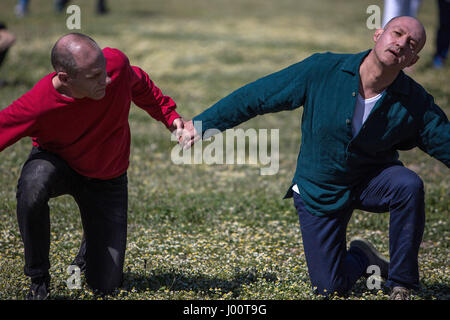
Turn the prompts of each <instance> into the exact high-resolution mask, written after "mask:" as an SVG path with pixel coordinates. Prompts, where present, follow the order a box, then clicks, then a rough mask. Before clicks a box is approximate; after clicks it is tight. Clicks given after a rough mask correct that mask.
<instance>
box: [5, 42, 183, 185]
mask: <svg viewBox="0 0 450 320" xmlns="http://www.w3.org/2000/svg"><path fill="white" fill-rule="evenodd" d="M103 54H104V55H105V58H106V61H107V66H106V71H107V73H108V76H109V77H111V83H110V84H109V85H108V86H107V87H106V94H105V97H104V98H103V99H101V100H97V101H96V100H92V99H89V98H83V99H74V98H68V97H65V96H62V95H61V94H60V93H58V92H57V91H56V89H55V88H54V87H53V84H52V78H53V77H54V76H55V73H50V74H49V75H47V76H45V77H44V78H42V79H41V80H40V81H39V82H38V83H37V84H36V85H35V86H34V87H33V88H32V89H31V90H30V91H29V92H27V93H26V94H24V95H23V96H22V97H20V98H19V99H18V100H16V101H14V102H13V103H12V104H11V105H10V106H9V107H7V108H6V109H3V110H1V111H0V151H2V150H3V149H5V148H6V147H8V146H10V145H11V144H13V143H15V142H16V141H18V140H19V139H21V138H22V137H26V136H29V137H32V138H33V144H34V145H37V146H40V147H42V148H43V149H45V150H48V151H50V152H52V153H55V154H57V155H59V156H60V157H61V158H62V159H64V160H65V161H67V163H68V164H69V165H70V167H72V168H73V169H74V170H75V171H76V172H78V173H79V174H81V175H83V176H87V177H91V178H98V179H111V178H114V177H117V176H119V175H121V174H123V173H124V172H125V171H126V170H127V168H128V165H129V155H130V142H131V139H130V126H129V124H128V114H129V111H130V104H131V101H133V102H134V103H135V104H136V105H137V106H139V107H140V108H142V109H144V110H145V111H147V112H148V114H150V116H152V117H153V118H155V119H156V120H158V121H161V122H162V123H164V125H165V126H166V127H169V126H170V125H171V124H172V122H173V120H175V119H176V118H178V117H180V116H179V115H178V114H177V113H176V112H175V108H176V104H175V102H174V101H173V100H172V99H171V98H170V97H168V96H165V95H163V94H162V92H161V90H160V89H158V87H156V86H155V85H154V83H153V82H152V80H150V78H149V76H148V75H147V74H146V73H145V72H144V71H143V70H142V69H140V68H138V67H134V66H130V63H129V61H128V58H127V57H126V56H125V55H124V54H123V53H122V52H120V51H119V50H117V49H111V48H105V49H103Z"/></svg>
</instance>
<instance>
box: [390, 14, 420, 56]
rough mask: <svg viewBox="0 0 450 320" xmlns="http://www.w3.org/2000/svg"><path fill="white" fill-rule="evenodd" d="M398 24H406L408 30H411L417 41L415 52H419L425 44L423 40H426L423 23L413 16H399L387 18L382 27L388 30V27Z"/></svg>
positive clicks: (397, 25)
mask: <svg viewBox="0 0 450 320" xmlns="http://www.w3.org/2000/svg"><path fill="white" fill-rule="evenodd" d="M399 26H400V27H402V26H403V27H404V26H406V27H407V28H408V29H409V30H411V33H412V34H413V35H414V36H415V37H416V39H417V40H418V42H419V43H418V45H417V48H416V53H419V51H420V50H422V48H423V47H424V46H425V42H426V40H427V34H426V32H425V27H424V26H423V24H422V23H421V22H420V21H419V20H418V19H416V18H414V17H410V16H400V17H395V18H392V19H391V20H389V21H388V23H386V25H385V26H384V28H383V29H384V30H389V29H390V28H393V27H399Z"/></svg>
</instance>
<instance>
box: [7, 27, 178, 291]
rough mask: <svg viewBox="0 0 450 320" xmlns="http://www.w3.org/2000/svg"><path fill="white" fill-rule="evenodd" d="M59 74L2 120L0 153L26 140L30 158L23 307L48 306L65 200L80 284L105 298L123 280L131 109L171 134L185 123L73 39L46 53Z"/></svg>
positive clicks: (127, 74) (23, 182)
mask: <svg viewBox="0 0 450 320" xmlns="http://www.w3.org/2000/svg"><path fill="white" fill-rule="evenodd" d="M51 58H52V65H53V67H54V69H55V72H53V73H50V74H48V75H47V76H45V77H44V78H42V79H41V80H40V81H39V82H38V83H37V84H36V85H35V86H34V87H33V88H32V89H31V90H30V91H29V92H27V93H25V94H24V95H23V96H22V97H20V98H19V99H18V100H16V101H14V102H13V103H12V104H11V105H10V106H9V107H7V108H5V109H3V110H1V111H0V152H1V151H2V150H3V149H5V148H6V147H8V146H9V145H11V144H13V143H15V142H16V141H18V140H19V139H21V138H22V137H27V136H28V137H32V139H33V148H32V151H31V154H30V156H29V158H28V160H27V161H26V162H25V164H24V166H23V168H22V172H21V175H20V179H19V182H18V187H17V218H18V223H19V228H20V233H21V236H22V240H23V242H24V247H25V268H24V271H25V275H27V276H29V277H31V288H30V292H29V294H28V296H27V298H29V299H45V298H47V297H48V296H49V283H50V275H49V272H48V270H49V268H50V263H49V247H50V218H49V207H48V201H49V199H50V198H54V197H57V196H60V195H63V194H69V195H71V196H73V197H74V199H75V201H76V202H77V204H78V207H79V209H80V214H81V219H82V224H83V230H84V236H85V245H86V248H85V249H86V252H85V253H83V255H84V257H85V260H86V272H85V275H86V281H87V283H88V285H89V286H90V287H92V288H93V289H95V290H97V291H98V292H100V293H110V292H112V291H113V290H114V289H115V288H117V287H119V286H120V285H121V282H122V278H123V263H124V257H125V248H126V236H127V205H128V202H127V201H128V200H127V199H128V194H127V174H126V171H127V168H128V165H129V155H130V127H129V123H128V114H129V111H130V104H131V102H134V103H135V104H136V105H137V106H138V107H140V108H142V109H144V110H145V111H147V112H148V113H149V115H150V116H152V117H153V118H155V119H156V120H158V121H161V122H162V123H163V124H164V125H165V126H166V127H167V128H168V129H169V130H170V131H172V132H173V131H175V130H177V132H180V131H181V129H183V124H184V121H183V120H182V118H181V117H180V116H179V115H178V113H177V112H175V108H176V104H175V102H174V101H173V100H172V99H171V98H170V97H168V96H165V95H163V94H162V92H161V90H160V89H158V88H157V87H156V86H155V85H154V83H153V82H152V80H151V79H150V78H149V76H148V75H147V74H146V73H145V72H144V71H143V70H142V69H140V68H138V67H135V66H131V65H130V63H129V61H128V58H127V57H126V56H125V55H124V54H123V53H122V52H120V51H119V50H117V49H111V48H105V49H103V50H102V49H100V48H99V46H98V45H97V44H96V42H95V41H94V40H93V39H91V38H90V37H88V36H86V35H83V34H79V33H71V34H68V35H65V36H63V37H61V38H60V39H59V40H58V41H57V42H56V44H55V45H54V47H53V49H52V55H51Z"/></svg>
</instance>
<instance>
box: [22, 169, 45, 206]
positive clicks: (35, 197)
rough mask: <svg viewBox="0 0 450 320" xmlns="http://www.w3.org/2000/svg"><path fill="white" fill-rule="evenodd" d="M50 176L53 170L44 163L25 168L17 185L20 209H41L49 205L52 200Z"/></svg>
mask: <svg viewBox="0 0 450 320" xmlns="http://www.w3.org/2000/svg"><path fill="white" fill-rule="evenodd" d="M38 162H39V161H38ZM50 176H51V168H49V167H48V166H46V165H45V164H44V163H34V164H33V165H30V166H27V167H24V169H23V171H22V174H21V176H20V178H19V182H18V184H17V193H16V198H17V202H18V209H20V208H24V209H34V208H41V207H42V206H43V205H46V204H47V202H48V200H49V198H50V192H49V191H50V190H49V182H50Z"/></svg>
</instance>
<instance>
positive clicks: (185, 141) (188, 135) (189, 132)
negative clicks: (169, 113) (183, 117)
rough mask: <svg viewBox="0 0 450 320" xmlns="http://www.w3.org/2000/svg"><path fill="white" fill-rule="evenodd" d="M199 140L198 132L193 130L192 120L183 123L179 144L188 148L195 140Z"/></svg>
mask: <svg viewBox="0 0 450 320" xmlns="http://www.w3.org/2000/svg"><path fill="white" fill-rule="evenodd" d="M198 140H200V134H199V133H198V132H197V130H195V127H194V124H193V122H192V120H190V121H187V122H185V123H184V130H183V136H182V140H181V142H180V143H181V145H182V146H183V148H184V149H189V148H190V147H191V146H192V145H193V144H194V143H195V142H196V141H198Z"/></svg>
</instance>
